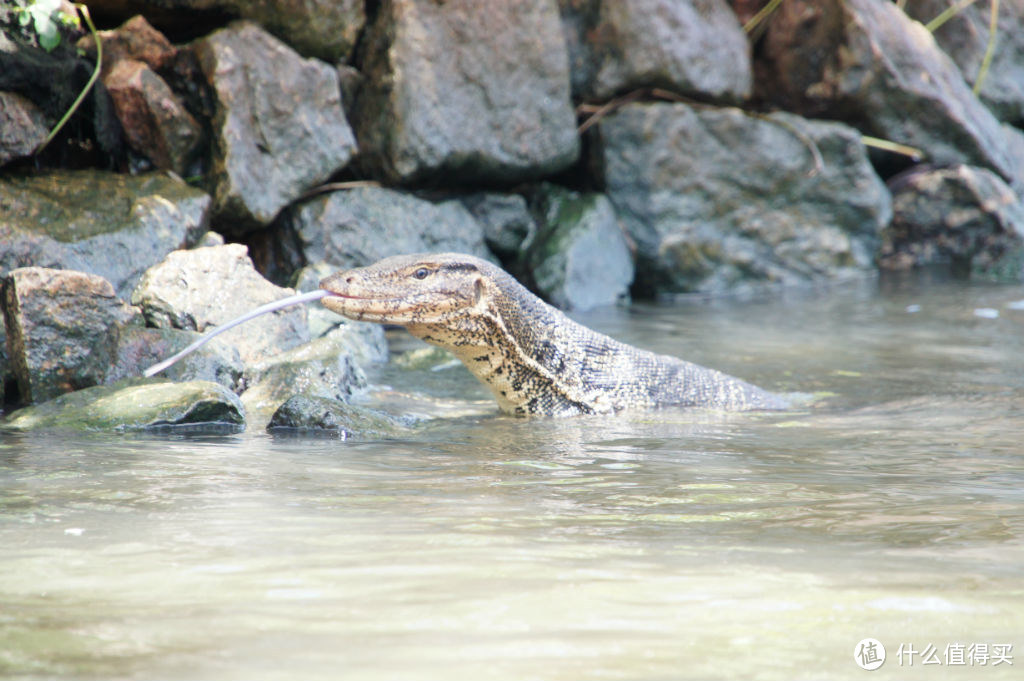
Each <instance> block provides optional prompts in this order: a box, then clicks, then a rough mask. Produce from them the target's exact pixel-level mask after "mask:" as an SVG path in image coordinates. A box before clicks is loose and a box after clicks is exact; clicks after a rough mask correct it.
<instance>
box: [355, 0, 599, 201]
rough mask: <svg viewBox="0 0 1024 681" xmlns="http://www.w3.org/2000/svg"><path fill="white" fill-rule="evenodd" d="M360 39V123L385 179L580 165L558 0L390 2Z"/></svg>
mask: <svg viewBox="0 0 1024 681" xmlns="http://www.w3.org/2000/svg"><path fill="white" fill-rule="evenodd" d="M364 44H365V54H364V58H363V73H364V75H365V76H366V83H365V86H364V87H363V89H362V91H361V93H360V97H359V102H358V106H357V108H356V115H355V120H356V128H357V132H358V137H359V145H360V151H361V153H362V152H365V153H366V154H367V160H368V162H369V164H370V165H371V166H372V167H373V168H374V169H375V171H376V172H378V173H380V174H381V175H383V176H384V177H385V178H387V179H389V180H392V181H406V182H412V181H421V180H430V181H437V180H439V179H440V178H454V179H462V180H469V181H472V182H506V183H507V182H515V181H519V180H523V179H528V178H534V177H539V176H543V175H546V174H550V173H553V172H557V171H558V170H561V169H563V168H565V167H567V166H569V165H571V164H572V163H573V161H575V159H576V157H577V155H578V153H579V142H578V139H577V136H576V117H575V115H574V113H573V108H572V103H571V101H570V92H569V67H568V60H567V55H566V47H565V39H564V36H563V34H562V31H561V25H560V23H559V18H558V8H557V6H556V3H555V0H520V1H518V2H503V3H481V2H476V1H475V0H452V1H450V2H444V3H428V2H417V1H416V0H390V1H389V2H384V3H381V6H380V9H379V11H378V13H377V17H376V19H375V21H373V22H372V24H371V25H369V26H368V27H367V30H366V36H365V37H364Z"/></svg>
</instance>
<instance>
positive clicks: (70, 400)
mask: <svg viewBox="0 0 1024 681" xmlns="http://www.w3.org/2000/svg"><path fill="white" fill-rule="evenodd" d="M244 427H245V411H244V409H243V407H242V404H241V402H240V401H239V399H238V397H237V396H236V395H235V394H234V393H232V392H231V391H230V390H228V389H227V388H225V387H224V386H221V385H217V384H216V383H211V382H209V381H191V382H188V383H171V382H169V381H165V380H161V379H129V380H124V381H120V382H118V383H115V384H113V385H104V386H95V387H92V388H86V389H84V390H79V391H77V392H73V393H68V394H66V395H61V396H60V397H57V398H56V399H53V400H50V401H48V402H44V403H42V404H40V405H37V406H34V407H27V408H25V409H21V410H19V411H16V412H14V413H12V414H9V415H8V416H6V417H5V418H4V419H2V420H0V430H6V431H15V432H18V431H34V430H57V431H62V430H86V431H108V432H109V431H115V432H116V431H137V430H162V429H210V428H213V429H217V430H225V429H226V430H231V431H238V430H242V429H243V428H244Z"/></svg>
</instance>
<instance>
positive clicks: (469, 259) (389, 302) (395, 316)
mask: <svg viewBox="0 0 1024 681" xmlns="http://www.w3.org/2000/svg"><path fill="white" fill-rule="evenodd" d="M487 267H491V265H490V264H489V263H487V262H486V261H484V260H481V259H479V258H475V257H473V256H470V255H463V254H461V253H428V254H417V255H398V256H393V257H390V258H384V259H383V260H380V261H378V262H376V263H374V264H373V265H369V266H367V267H358V268H356V269H352V270H346V271H343V272H336V273H335V274H332V275H331V276H329V277H326V278H325V279H323V280H322V281H321V282H320V288H322V289H324V290H325V291H327V292H328V293H329V294H330V295H328V296H325V297H324V298H323V299H322V301H321V302H322V303H323V304H324V305H325V306H326V307H327V308H328V309H329V310H331V311H333V312H337V313H338V314H340V315H343V316H345V317H348V318H349V319H355V320H358V321H367V322H378V323H381V324H398V325H401V326H408V325H421V324H445V323H447V322H451V321H454V320H456V319H459V318H461V317H463V316H465V314H468V313H469V311H470V310H472V309H473V308H474V307H475V306H477V305H478V304H479V303H480V301H481V298H482V297H483V294H484V288H485V286H486V282H485V276H484V272H483V271H484V269H485V268H487Z"/></svg>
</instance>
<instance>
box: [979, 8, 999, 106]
mask: <svg viewBox="0 0 1024 681" xmlns="http://www.w3.org/2000/svg"><path fill="white" fill-rule="evenodd" d="M998 27H999V0H992V8H991V12H990V13H989V16H988V45H986V46H985V56H984V57H982V60H981V67H980V68H979V69H978V77H977V78H975V79H974V94H978V93H979V92H981V86H982V84H983V83H984V82H985V76H987V75H988V67H989V66H990V65H991V64H992V57H993V55H995V52H996V33H997V32H998V31H997V29H998Z"/></svg>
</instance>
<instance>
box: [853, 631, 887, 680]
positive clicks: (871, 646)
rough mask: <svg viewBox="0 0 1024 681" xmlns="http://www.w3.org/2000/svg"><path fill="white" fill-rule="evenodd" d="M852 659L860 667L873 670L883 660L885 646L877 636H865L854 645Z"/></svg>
mask: <svg viewBox="0 0 1024 681" xmlns="http://www.w3.org/2000/svg"><path fill="white" fill-rule="evenodd" d="M853 660H854V662H856V663H857V666H858V667H860V668H861V669H867V670H868V671H869V672H873V671H874V670H876V669H878V668H879V667H881V666H882V663H883V662H885V646H883V645H882V642H881V641H879V640H878V639H877V638H866V639H864V640H863V641H861V642H860V643H858V644H857V645H856V646H854V648H853Z"/></svg>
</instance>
